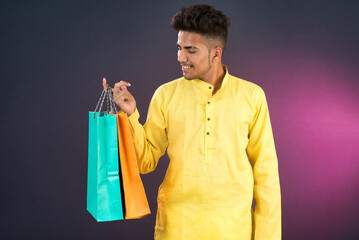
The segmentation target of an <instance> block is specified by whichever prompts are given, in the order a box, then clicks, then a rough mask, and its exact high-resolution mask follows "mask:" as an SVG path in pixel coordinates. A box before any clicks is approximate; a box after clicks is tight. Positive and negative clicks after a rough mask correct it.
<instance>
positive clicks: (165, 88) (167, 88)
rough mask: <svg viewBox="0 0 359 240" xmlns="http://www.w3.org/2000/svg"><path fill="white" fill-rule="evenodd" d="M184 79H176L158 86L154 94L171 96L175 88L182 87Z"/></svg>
mask: <svg viewBox="0 0 359 240" xmlns="http://www.w3.org/2000/svg"><path fill="white" fill-rule="evenodd" d="M185 80H186V79H185V78H184V77H180V78H177V79H174V80H172V81H169V82H166V83H163V84H162V85H160V86H159V87H158V88H157V90H156V93H157V94H158V93H167V94H171V93H172V92H173V91H175V90H176V88H178V87H179V86H180V85H182V84H183V83H184V81H185Z"/></svg>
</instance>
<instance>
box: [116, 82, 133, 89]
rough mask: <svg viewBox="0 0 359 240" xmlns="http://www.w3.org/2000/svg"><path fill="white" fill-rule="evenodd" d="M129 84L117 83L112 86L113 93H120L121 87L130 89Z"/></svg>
mask: <svg viewBox="0 0 359 240" xmlns="http://www.w3.org/2000/svg"><path fill="white" fill-rule="evenodd" d="M130 86H131V83H128V82H125V81H120V82H118V83H116V84H115V86H114V90H115V91H120V90H121V89H123V87H130Z"/></svg>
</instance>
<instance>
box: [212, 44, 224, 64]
mask: <svg viewBox="0 0 359 240" xmlns="http://www.w3.org/2000/svg"><path fill="white" fill-rule="evenodd" d="M212 51H213V58H212V61H213V62H217V61H221V59H222V53H223V50H222V48H221V47H214V48H213V50H212Z"/></svg>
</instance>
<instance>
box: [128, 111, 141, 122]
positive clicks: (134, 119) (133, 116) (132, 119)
mask: <svg viewBox="0 0 359 240" xmlns="http://www.w3.org/2000/svg"><path fill="white" fill-rule="evenodd" d="M139 118H140V113H139V112H138V110H137V108H136V109H135V111H134V112H133V113H132V114H131V116H129V117H128V119H129V120H130V123H131V124H132V126H133V125H134V124H135V123H136V122H138V119H139Z"/></svg>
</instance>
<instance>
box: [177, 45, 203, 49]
mask: <svg viewBox="0 0 359 240" xmlns="http://www.w3.org/2000/svg"><path fill="white" fill-rule="evenodd" d="M177 47H181V46H180V45H178V44H177ZM183 48H184V49H198V48H197V47H194V46H184V47H183Z"/></svg>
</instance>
